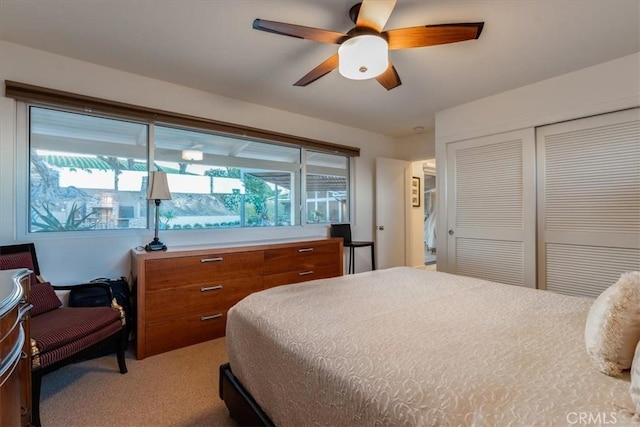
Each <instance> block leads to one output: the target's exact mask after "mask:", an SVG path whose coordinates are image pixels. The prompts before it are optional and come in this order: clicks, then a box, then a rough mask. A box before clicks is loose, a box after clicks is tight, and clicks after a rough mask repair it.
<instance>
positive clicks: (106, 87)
mask: <svg viewBox="0 0 640 427" xmlns="http://www.w3.org/2000/svg"><path fill="white" fill-rule="evenodd" d="M5 80H14V81H18V82H22V83H28V84H32V85H37V86H44V87H49V88H54V89H59V90H63V91H68V92H74V93H78V94H83V95H88V96H93V97H98V98H105V99H110V100H114V101H119V102H125V103H130V104H135V105H141V106H147V107H151V108H157V109H161V110H168V111H173V112H177V113H183V114H189V115H194V116H199V117H204V118H210V119H214V120H220V121H226V122H230V123H237V124H242V125H246V126H250V127H256V128H262V129H267V130H272V131H277V132H282V133H287V134H292V135H298V136H302V137H307V138H313V139H319V140H324V141H328V142H332V143H336V144H342V145H349V146H354V147H360V149H361V155H360V157H358V158H356V160H355V174H354V175H353V176H352V179H353V181H354V184H355V199H354V203H353V205H354V217H353V218H352V222H353V224H352V227H353V228H352V230H353V237H354V239H357V240H372V239H373V238H374V232H373V227H374V223H373V215H374V207H373V194H374V189H373V179H372V177H373V173H374V167H373V166H374V159H375V158H376V157H391V158H397V157H398V154H397V143H398V140H397V139H394V138H390V137H387V136H384V135H380V134H376V133H372V132H367V131H363V130H361V129H356V128H352V127H348V126H344V125H340V124H336V123H331V122H326V121H322V120H318V119H315V118H312V117H307V116H302V115H299V114H294V113H290V112H286V111H281V110H276V109H273V108H267V107H263V106H259V105H255V104H249V103H246V102H242V101H238V100H234V99H230V98H225V97H222V96H218V95H215V94H211V93H207V92H202V91H198V90H194V89H190V88H187V87H183V86H178V85H175V84H171V83H167V82H163V81H159V80H154V79H150V78H147V77H143V76H139V75H134V74H130V73H126V72H123V71H119V70H115V69H111V68H106V67H102V66H98V65H95V64H90V63H87V62H82V61H78V60H75V59H71V58H67V57H63V56H59V55H55V54H51V53H47V52H43V51H39V50H34V49H31V48H27V47H24V46H20V45H16V44H12V43H8V42H3V41H0V83H1V84H2V86H3V88H4V81H5ZM3 90H4V89H3ZM24 143H25V141H18V140H17V139H16V104H15V102H14V100H13V99H9V98H6V97H4V96H3V97H1V98H0V244H11V243H16V242H25V241H34V242H35V243H36V247H37V249H38V258H39V260H40V264H41V265H40V267H41V270H42V272H43V274H44V276H45V278H46V279H48V280H50V281H52V282H54V283H58V284H63V283H77V282H79V281H83V280H88V279H93V278H95V277H117V276H119V275H125V276H127V275H128V274H129V269H130V262H129V250H130V249H131V248H133V247H135V246H139V245H144V244H145V243H148V242H149V241H150V240H151V239H152V237H153V231H150V230H114V231H105V232H104V233H88V234H85V233H73V234H71V235H69V234H66V235H60V234H58V233H53V234H54V235H51V234H49V233H47V235H38V234H32V235H27V234H26V233H25V232H24V230H20V229H18V224H19V223H20V221H18V220H17V218H16V208H15V207H16V204H17V203H19V202H20V203H25V200H26V197H27V188H26V185H20V186H18V183H20V181H21V180H24V176H26V173H27V172H26V167H27V165H26V164H25V165H23V164H18V165H17V166H16V164H17V162H16V159H17V157H18V155H19V153H20V150H21V149H22V150H24V147H20V146H18V144H24ZM21 177H22V178H21ZM326 235H328V231H327V227H326V226H317V225H311V226H299V227H287V228H278V229H233V230H201V231H194V230H189V231H187V230H185V231H172V232H170V233H169V232H165V233H162V235H161V240H162V241H164V243H166V244H167V245H168V246H180V245H187V244H208V243H216V244H224V243H231V242H234V243H235V242H250V241H265V240H273V239H282V238H306V237H312V236H326ZM357 265H359V266H362V267H363V269H365V268H364V267H365V266H367V267H368V265H369V263H368V259H366V257H364V255H363V259H362V260H360V259H359V260H358V263H357Z"/></svg>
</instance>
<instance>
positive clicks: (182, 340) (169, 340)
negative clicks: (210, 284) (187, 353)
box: [145, 310, 227, 356]
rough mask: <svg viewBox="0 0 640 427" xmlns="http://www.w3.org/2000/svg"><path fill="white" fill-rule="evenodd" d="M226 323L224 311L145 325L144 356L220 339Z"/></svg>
mask: <svg viewBox="0 0 640 427" xmlns="http://www.w3.org/2000/svg"><path fill="white" fill-rule="evenodd" d="M226 323H227V312H226V310H224V311H215V310H212V311H210V312H206V313H203V314H201V315H194V316H188V317H182V318H178V319H172V320H167V321H164V322H157V323H147V325H146V328H145V329H146V356H151V355H154V354H158V353H163V352H165V351H169V350H175V349H177V348H181V347H186V346H189V345H193V344H197V343H200V342H203V341H208V340H212V339H215V338H219V337H222V336H224V333H225V326H226Z"/></svg>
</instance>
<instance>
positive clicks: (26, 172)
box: [13, 99, 359, 240]
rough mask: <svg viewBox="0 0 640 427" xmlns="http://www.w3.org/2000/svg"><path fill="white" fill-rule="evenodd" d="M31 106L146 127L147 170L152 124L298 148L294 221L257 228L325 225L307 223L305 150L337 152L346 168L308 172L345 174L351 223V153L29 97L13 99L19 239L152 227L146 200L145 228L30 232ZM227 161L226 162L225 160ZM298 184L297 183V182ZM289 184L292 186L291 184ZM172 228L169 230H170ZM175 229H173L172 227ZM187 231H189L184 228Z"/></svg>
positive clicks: (136, 232)
mask: <svg viewBox="0 0 640 427" xmlns="http://www.w3.org/2000/svg"><path fill="white" fill-rule="evenodd" d="M31 107H36V108H46V109H52V110H55V111H62V112H68V113H75V114H84V115H92V116H95V117H99V118H106V119H114V120H123V121H127V122H134V123H140V124H143V125H146V126H147V141H146V143H147V149H146V152H147V159H146V160H147V171H150V170H151V169H152V168H153V164H154V161H155V160H156V158H155V153H156V147H155V128H156V126H168V127H173V128H178V129H184V130H191V131H196V132H203V133H210V134H214V135H220V136H223V137H230V138H233V139H237V140H242V139H245V140H249V141H254V142H258V143H263V144H273V145H281V146H288V147H293V148H296V149H299V150H300V166H299V168H297V167H296V168H295V169H297V170H296V171H292V172H293V173H294V177H296V178H298V179H294V181H295V185H299V188H298V189H296V193H295V198H296V199H297V203H296V205H297V206H296V207H295V208H294V207H293V206H292V208H291V215H292V216H293V215H295V216H296V218H295V220H294V221H295V222H294V224H290V225H287V226H267V227H261V228H263V229H267V230H268V229H277V228H280V227H286V228H293V227H314V226H326V225H327V224H329V222H321V223H311V222H307V211H306V210H307V203H306V199H307V196H306V193H307V191H306V174H307V171H308V170H309V168H308V165H307V162H306V158H307V151H314V152H320V153H326V154H332V155H339V156H344V157H345V161H346V171H344V170H342V169H335V170H334V169H333V168H330V167H322V166H311V168H310V169H311V170H312V171H315V170H317V171H321V170H324V171H329V172H343V173H344V174H345V178H346V180H347V188H346V191H347V205H348V206H347V215H348V220H347V221H344V222H351V219H352V218H353V213H354V212H353V205H354V204H353V203H352V201H353V194H354V191H353V189H354V188H355V187H354V183H353V182H352V179H351V178H352V169H353V167H354V164H355V162H354V157H355V156H354V155H350V154H346V153H343V152H337V151H336V150H332V149H330V148H329V149H325V150H322V149H319V148H318V147H315V146H314V147H307V146H303V145H297V144H292V143H283V142H279V141H271V140H265V139H263V138H254V137H247V136H244V137H239V136H238V135H234V134H231V135H230V134H225V133H221V132H216V131H213V130H210V129H207V128H200V127H193V126H184V125H176V124H174V123H173V122H171V123H167V122H164V121H158V120H149V119H145V118H140V117H131V116H128V115H124V114H114V113H109V112H102V111H93V110H90V109H86V108H85V109H80V108H74V107H70V106H65V105H58V104H50V103H43V102H38V101H29V100H22V99H16V142H17V144H16V145H17V147H16V153H15V157H16V169H15V180H16V185H15V186H14V200H15V206H16V209H14V212H13V214H14V215H15V217H14V219H15V221H14V222H15V224H16V227H17V228H16V234H17V235H18V236H19V237H20V238H22V239H32V240H33V238H34V237H35V236H37V238H38V239H40V238H45V239H47V238H65V237H67V238H68V237H70V236H73V237H74V238H76V237H85V236H86V237H87V238H95V237H96V236H108V235H109V234H110V233H115V234H118V235H122V234H127V235H146V234H148V232H149V230H151V229H152V228H153V218H152V212H153V207H152V203H151V202H149V203H148V209H147V218H146V227H144V228H142V227H141V228H131V229H129V228H115V229H102V230H83V232H78V231H56V232H46V231H30V230H29V229H30V206H31V200H30V192H31V188H30V187H31V180H30V169H31V159H30V147H31V141H30V132H31V120H30V109H31ZM354 150H357V151H356V152H357V155H359V149H354ZM220 158H221V160H224V164H225V166H229V167H238V166H240V165H241V164H244V163H245V162H244V159H236V158H234V157H230V156H229V157H228V156H220ZM229 160H230V161H229ZM246 160H247V161H249V162H250V161H251V160H249V159H246ZM252 160H255V161H257V162H261V160H259V159H252ZM264 162H268V163H270V164H271V163H277V162H275V161H267V160H264ZM298 183H299V184H298ZM292 187H293V185H292ZM18 189H22V190H23V191H22V196H21V195H20V192H19V191H18ZM292 191H293V189H292ZM252 228H253V227H246V226H245V227H237V228H235V229H236V230H243V229H252ZM172 231H173V230H172ZM176 231H177V230H176ZM186 231H187V232H188V231H189V230H186Z"/></svg>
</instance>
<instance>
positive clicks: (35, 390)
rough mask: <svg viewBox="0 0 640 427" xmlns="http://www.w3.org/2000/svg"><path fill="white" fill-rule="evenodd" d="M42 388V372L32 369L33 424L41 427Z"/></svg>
mask: <svg viewBox="0 0 640 427" xmlns="http://www.w3.org/2000/svg"><path fill="white" fill-rule="evenodd" d="M41 388H42V374H41V373H40V371H31V425H33V426H35V427H40V425H41V424H40V390H41Z"/></svg>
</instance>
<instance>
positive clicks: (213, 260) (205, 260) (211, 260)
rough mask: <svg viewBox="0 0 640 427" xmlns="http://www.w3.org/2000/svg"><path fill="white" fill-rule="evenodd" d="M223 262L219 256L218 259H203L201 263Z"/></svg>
mask: <svg viewBox="0 0 640 427" xmlns="http://www.w3.org/2000/svg"><path fill="white" fill-rule="evenodd" d="M219 261H222V257H221V256H219V257H217V258H202V259H201V260H200V262H219Z"/></svg>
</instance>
